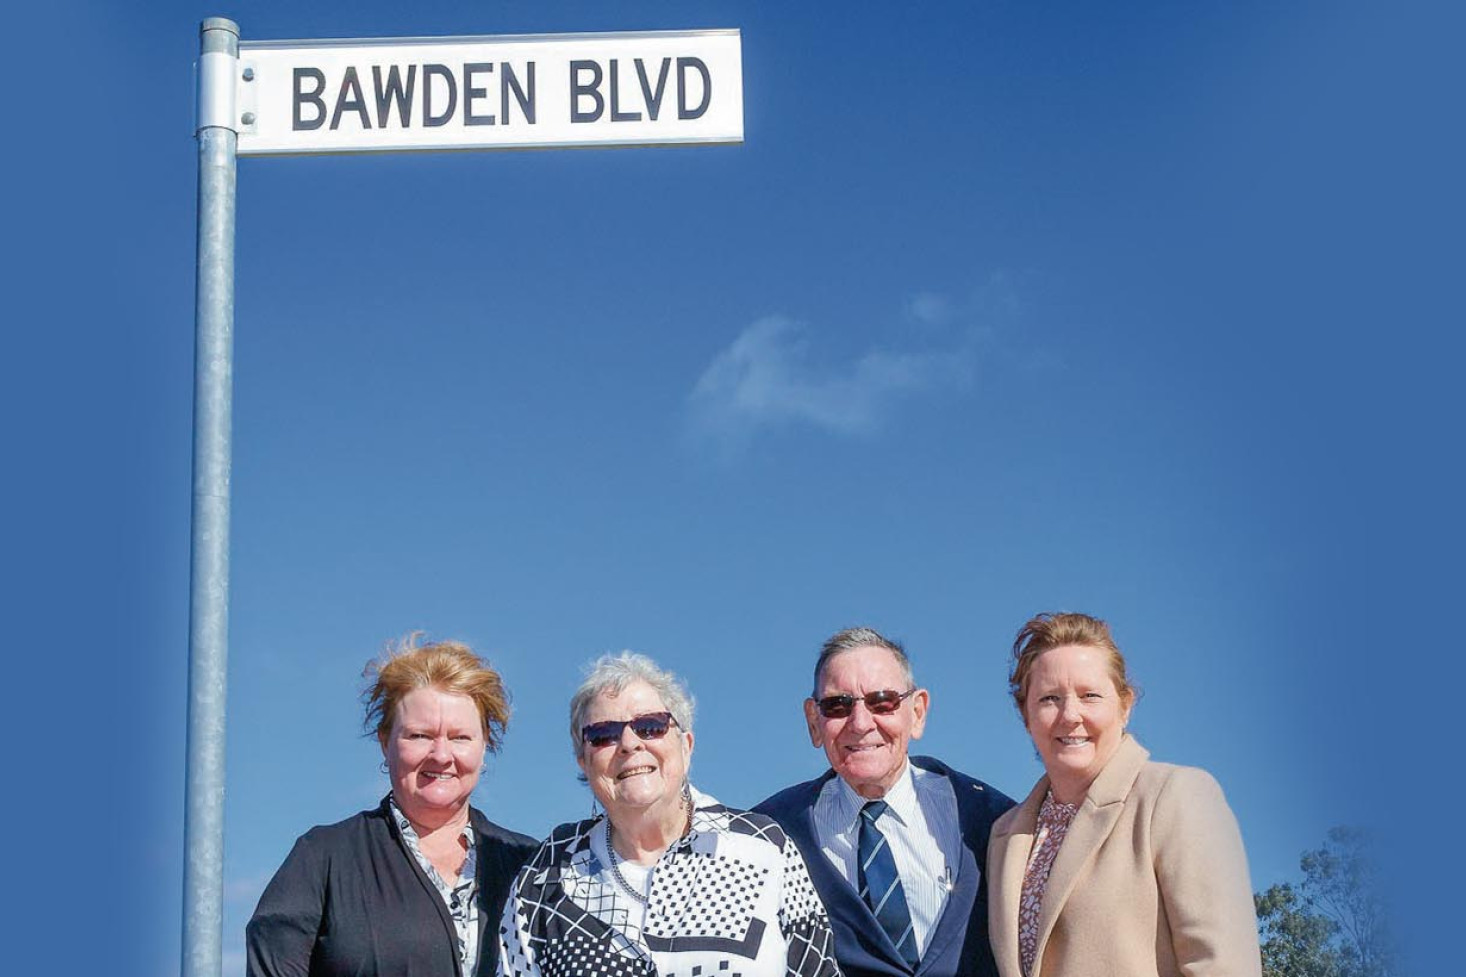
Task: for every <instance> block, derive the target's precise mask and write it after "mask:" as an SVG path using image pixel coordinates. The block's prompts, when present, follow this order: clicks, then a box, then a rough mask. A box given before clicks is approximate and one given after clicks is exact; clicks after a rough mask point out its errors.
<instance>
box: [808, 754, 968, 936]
mask: <svg viewBox="0 0 1466 977" xmlns="http://www.w3.org/2000/svg"><path fill="white" fill-rule="evenodd" d="M881 800H883V801H885V802H886V803H887V804H889V805H890V808H889V809H888V810H887V811H886V813H884V814H883V815H881V819H880V821H879V822H877V825H876V826H877V827H878V828H880V829H881V834H883V835H885V836H886V843H887V844H888V845H890V846H891V855H892V857H893V858H894V859H895V861H896V871H897V872H898V873H899V874H900V876H901V888H902V890H903V891H904V892H905V893H906V905H907V907H908V908H909V909H910V910H911V927H912V931H913V932H914V933H915V934H916V947H917V952H918V954H925V953H926V948H927V943H928V942H929V941H930V939H931V933H932V930H934V929H936V925H937V921H938V920H940V919H941V918H942V910H943V909H945V908H946V906H947V899H948V897H949V896H950V895H951V894H952V886H953V884H954V883H955V882H956V880H957V870H958V866H960V865H961V864H962V859H961V857H960V853H961V846H962V832H961V829H960V827H959V825H958V823H957V795H956V793H955V792H954V791H953V790H952V784H951V782H950V781H948V780H947V778H946V777H943V776H942V775H941V774H938V773H932V772H931V771H929V770H922V769H920V768H919V767H915V766H913V765H912V764H911V762H910V761H907V763H906V769H905V770H903V771H902V772H901V776H900V777H899V778H897V780H896V783H895V784H893V785H892V787H891V789H890V790H889V791H887V792H886V795H885V796H884V797H882V798H881ZM865 804H866V798H864V797H861V796H860V795H859V794H857V793H855V791H854V790H852V789H851V787H850V785H849V784H847V783H845V781H844V780H842V779H841V778H840V777H839V776H838V775H837V776H834V777H831V778H830V780H829V782H828V783H826V784H825V786H824V787H823V788H821V790H820V796H819V797H818V798H816V800H815V802H814V831H815V838H816V839H817V840H818V841H819V845H820V850H821V851H822V852H824V853H825V857H826V858H828V859H829V860H830V863H831V864H832V865H834V866H835V870H836V871H837V872H839V873H840V874H841V875H842V876H843V877H844V879H845V881H846V882H849V883H850V885H851V886H852V887H854V888H857V889H858V888H859V883H858V878H857V872H856V863H857V861H858V858H859V856H858V854H857V846H858V845H859V842H860V809H861V808H862V807H864V806H865Z"/></svg>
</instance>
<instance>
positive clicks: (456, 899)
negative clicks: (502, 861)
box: [392, 799, 479, 974]
mask: <svg viewBox="0 0 1466 977" xmlns="http://www.w3.org/2000/svg"><path fill="white" fill-rule="evenodd" d="M392 819H393V820H394V821H396V822H397V830H398V831H399V832H401V833H402V841H403V842H404V843H405V844H406V845H407V850H408V851H410V852H412V857H413V858H415V859H417V864H418V865H419V866H420V867H421V868H422V870H423V871H424V872H425V873H427V876H428V881H430V882H432V883H433V888H435V889H437V890H438V895H440V896H442V897H443V904H444V905H446V906H447V907H448V915H449V916H452V917H453V929H454V931H455V932H456V933H457V936H458V939H457V947H456V949H457V950H458V959H459V961H460V962H461V963H462V964H463V971H462V972H463V973H465V974H471V973H474V972H476V971H477V970H478V928H479V927H478V917H479V910H478V900H477V899H475V898H474V893H475V891H476V890H477V889H478V850H477V848H476V847H475V845H474V842H473V825H471V824H466V825H464V826H463V835H462V837H463V840H464V841H465V842H466V843H467V844H468V857H467V858H465V859H464V860H463V867H462V868H461V869H459V870H458V878H456V879H454V880H453V881H452V882H451V883H450V882H448V881H447V880H446V879H444V878H443V876H442V875H440V874H438V870H437V869H436V868H435V867H434V866H433V863H432V862H430V861H428V857H427V856H426V855H424V854H423V853H422V843H421V841H419V839H418V837H417V831H416V830H415V829H414V828H413V827H412V822H411V821H409V820H407V816H406V815H405V814H403V813H402V809H401V808H399V807H398V806H397V801H396V800H395V799H394V800H393V801H392Z"/></svg>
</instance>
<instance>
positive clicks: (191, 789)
mask: <svg viewBox="0 0 1466 977" xmlns="http://www.w3.org/2000/svg"><path fill="white" fill-rule="evenodd" d="M199 33H200V55H199V70H198V81H199V87H198V126H197V130H196V134H197V136H198V143H199V187H198V286H197V287H198V293H197V304H196V307H195V311H194V317H195V352H194V408H193V410H194V440H193V537H192V562H191V580H190V587H191V591H190V605H189V648H188V656H189V669H188V761H187V762H188V770H187V777H186V784H185V790H186V811H185V822H184V846H185V852H184V870H183V977H219V974H220V971H221V968H222V964H223V955H222V947H223V941H222V928H223V867H224V707H225V689H226V681H225V679H226V663H227V660H228V638H229V467H230V402H231V399H232V396H233V374H234V366H233V351H234V213H235V206H234V204H235V169H236V160H237V158H238V157H239V156H281V155H295V154H308V153H373V152H376V153H380V152H412V151H423V150H464V149H530V148H555V147H570V146H662V145H677V144H681V145H695V144H703V145H707V144H715V143H739V142H742V141H743V64H742V38H741V35H740V34H739V32H738V31H737V30H710V31H645V32H635V33H616V34H550V35H527V36H520V37H438V38H434V37H409V38H372V39H359V40H320V41H246V42H244V43H241V42H240V39H239V26H238V25H237V24H235V23H234V22H233V21H232V20H227V19H225V18H223V17H210V18H209V19H208V20H205V21H204V22H203V24H202V26H201V27H200V32H199Z"/></svg>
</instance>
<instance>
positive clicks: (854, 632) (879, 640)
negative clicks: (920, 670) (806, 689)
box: [813, 628, 916, 696]
mask: <svg viewBox="0 0 1466 977" xmlns="http://www.w3.org/2000/svg"><path fill="white" fill-rule="evenodd" d="M856 648H884V649H886V650H887V651H889V652H890V653H891V654H892V656H894V657H895V659H896V664H898V665H900V666H901V677H902V678H904V679H905V680H906V688H907V689H914V688H916V678H915V677H914V676H913V675H912V674H911V659H910V658H907V657H906V649H905V648H902V647H901V642H899V641H892V640H891V639H890V638H888V637H886V636H885V635H883V634H881V633H880V632H879V631H877V630H876V629H875V628H846V629H845V630H843V631H836V632H835V633H834V634H832V635H830V637H829V638H828V639H827V640H826V641H825V643H824V644H823V645H821V646H820V657H819V658H818V659H817V660H816V661H815V663H814V692H813V695H816V696H818V695H819V694H820V676H821V675H823V674H824V670H825V666H826V665H827V664H829V661H830V659H831V658H834V657H835V656H836V655H838V654H840V653H842V652H846V651H854V650H855V649H856ZM898 691H901V692H905V691H906V689H900V690H898Z"/></svg>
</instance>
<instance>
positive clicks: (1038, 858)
mask: <svg viewBox="0 0 1466 977" xmlns="http://www.w3.org/2000/svg"><path fill="white" fill-rule="evenodd" d="M1078 813H1079V805H1078V804H1060V803H1059V802H1058V801H1056V800H1054V792H1053V791H1049V793H1048V794H1047V795H1046V796H1045V797H1044V802H1043V806H1042V807H1040V808H1039V809H1038V827H1037V829H1036V831H1035V833H1034V838H1033V851H1032V852H1031V853H1030V854H1029V856H1028V868H1027V869H1025V870H1024V873H1023V894H1022V896H1021V898H1020V899H1019V901H1018V958H1019V961H1020V962H1021V963H1022V964H1023V977H1029V975H1031V974H1032V973H1033V965H1034V962H1035V961H1034V959H1033V957H1034V954H1035V953H1036V952H1037V951H1038V917H1039V911H1040V910H1041V909H1043V900H1044V887H1045V886H1047V885H1048V884H1049V872H1050V870H1052V869H1053V867H1054V858H1055V857H1057V856H1058V854H1059V846H1061V845H1062V844H1064V836H1065V835H1067V834H1068V833H1069V826H1070V825H1071V824H1073V823H1074V815H1076V814H1078Z"/></svg>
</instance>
